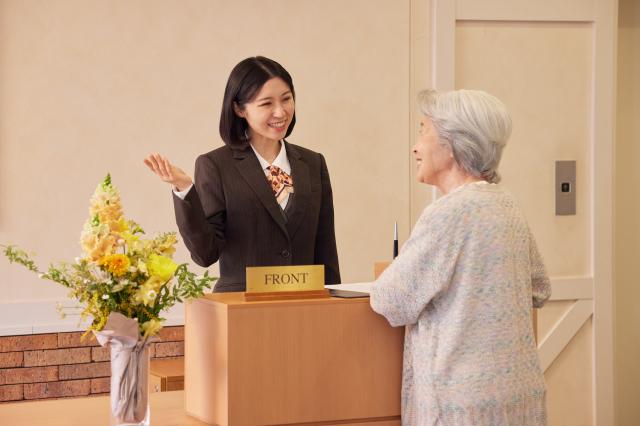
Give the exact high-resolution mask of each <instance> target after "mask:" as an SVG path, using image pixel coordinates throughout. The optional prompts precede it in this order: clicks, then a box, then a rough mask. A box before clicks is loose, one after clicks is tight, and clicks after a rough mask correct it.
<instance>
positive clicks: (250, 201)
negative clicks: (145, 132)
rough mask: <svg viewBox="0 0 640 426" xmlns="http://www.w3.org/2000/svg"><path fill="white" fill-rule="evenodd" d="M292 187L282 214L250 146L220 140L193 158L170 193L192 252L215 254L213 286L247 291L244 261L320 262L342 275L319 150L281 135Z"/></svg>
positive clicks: (331, 276) (205, 260)
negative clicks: (184, 184) (190, 183)
mask: <svg viewBox="0 0 640 426" xmlns="http://www.w3.org/2000/svg"><path fill="white" fill-rule="evenodd" d="M285 149H286V151H287V157H288V159H289V163H290V164H291V175H292V178H293V187H294V191H295V192H294V193H293V194H291V196H292V197H291V196H290V198H289V202H288V204H287V209H286V214H285V213H284V212H283V211H282V208H281V207H280V205H279V204H278V202H277V201H276V198H275V196H274V194H273V191H272V189H271V186H270V185H269V183H268V181H267V178H266V176H265V174H264V172H263V170H262V168H261V166H260V163H259V162H258V158H257V157H256V156H255V154H254V153H253V150H252V149H251V147H250V146H248V145H247V146H246V147H245V148H241V149H237V148H234V149H232V148H230V147H229V146H223V147H222V148H218V149H216V150H214V151H211V152H209V153H207V154H203V155H201V156H199V157H198V159H197V160H196V169H195V184H194V187H193V188H192V189H191V191H189V193H188V194H187V196H186V197H185V199H184V200H182V199H180V198H179V197H177V196H175V195H174V197H173V200H174V208H175V212H176V221H177V223H178V229H179V230H180V234H181V235H182V238H183V239H184V242H185V244H186V246H187V248H188V249H189V251H190V252H191V257H192V259H193V260H194V261H195V262H196V263H197V264H198V265H201V266H204V267H207V266H209V265H211V264H213V263H215V262H216V261H218V260H220V275H221V276H220V279H219V280H218V282H217V283H216V286H215V291H244V290H245V288H246V282H245V268H246V267H247V266H276V265H313V264H316V265H319V264H322V265H325V281H326V282H327V284H338V283H340V270H339V267H338V254H337V250H336V238H335V229H334V219H333V195H332V191H331V182H330V181H329V173H328V171H327V165H326V163H325V160H324V157H323V156H322V154H318V153H315V152H313V151H311V150H308V149H306V148H302V147H300V146H296V145H292V144H290V143H288V142H285Z"/></svg>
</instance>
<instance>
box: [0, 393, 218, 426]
mask: <svg viewBox="0 0 640 426" xmlns="http://www.w3.org/2000/svg"><path fill="white" fill-rule="evenodd" d="M150 395H151V424H152V425H154V426H205V425H206V423H204V422H201V421H199V420H197V419H195V418H193V417H189V416H187V415H186V414H185V412H184V392H183V391H174V392H158V393H152V394H150ZM0 419H2V420H1V422H0V423H2V425H3V426H23V425H29V426H45V425H46V426H79V425H82V426H107V425H108V424H109V397H108V396H94V397H86V398H66V399H55V400H42V401H29V402H14V403H4V404H0Z"/></svg>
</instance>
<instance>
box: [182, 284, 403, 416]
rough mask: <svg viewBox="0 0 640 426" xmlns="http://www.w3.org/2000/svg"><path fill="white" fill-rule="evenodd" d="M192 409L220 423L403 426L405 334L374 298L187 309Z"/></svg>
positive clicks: (216, 299) (208, 303) (237, 299)
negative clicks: (379, 311) (376, 306)
mask: <svg viewBox="0 0 640 426" xmlns="http://www.w3.org/2000/svg"><path fill="white" fill-rule="evenodd" d="M185 312H186V320H185V393H186V400H185V409H186V411H187V413H188V414H190V415H193V416H195V417H197V418H199V419H201V420H203V421H205V422H207V423H210V424H219V425H276V424H278V425H283V424H300V423H309V424H313V425H321V424H336V423H335V422H340V424H352V425H355V424H363V425H364V424H366V425H371V426H383V425H384V426H386V425H399V424H400V420H399V419H400V388H401V376H402V348H403V341H404V328H393V327H391V326H389V324H388V323H387V321H386V320H385V319H384V318H383V317H381V316H379V315H377V314H376V313H375V312H373V311H372V310H371V308H370V306H369V299H366V298H365V299H337V298H331V299H313V300H289V301H265V302H262V301H260V302H245V301H244V298H243V293H217V294H211V295H207V296H206V297H204V298H201V299H199V300H196V301H192V302H190V303H188V304H187V306H186V310H185Z"/></svg>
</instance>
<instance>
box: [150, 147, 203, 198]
mask: <svg viewBox="0 0 640 426" xmlns="http://www.w3.org/2000/svg"><path fill="white" fill-rule="evenodd" d="M144 164H146V165H147V167H148V168H149V169H151V171H152V172H153V173H155V174H156V175H158V176H159V177H160V179H162V180H163V181H164V182H167V183H170V184H171V185H173V186H174V188H176V189H177V190H178V191H180V192H181V191H184V190H186V189H188V188H189V187H190V186H191V185H192V184H193V179H191V176H189V175H188V174H186V173H185V172H184V171H183V170H182V169H181V168H179V167H177V166H175V165H173V164H171V162H170V161H169V160H168V159H167V157H164V156H162V155H160V154H157V153H156V154H151V155H149V156H148V157H147V158H145V159H144Z"/></svg>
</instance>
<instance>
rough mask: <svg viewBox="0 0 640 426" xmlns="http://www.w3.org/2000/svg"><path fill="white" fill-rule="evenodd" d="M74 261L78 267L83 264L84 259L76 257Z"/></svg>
mask: <svg viewBox="0 0 640 426" xmlns="http://www.w3.org/2000/svg"><path fill="white" fill-rule="evenodd" d="M73 260H75V261H76V263H77V264H78V265H79V264H80V263H81V262H82V258H81V257H76V258H75V259H73Z"/></svg>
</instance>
